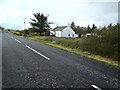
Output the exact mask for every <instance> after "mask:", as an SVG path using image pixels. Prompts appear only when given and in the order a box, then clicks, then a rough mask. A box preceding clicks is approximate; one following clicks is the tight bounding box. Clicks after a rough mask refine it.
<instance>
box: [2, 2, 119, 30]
mask: <svg viewBox="0 0 120 90" xmlns="http://www.w3.org/2000/svg"><path fill="white" fill-rule="evenodd" d="M98 1H99V2H98ZM117 5H118V4H117V2H100V0H97V1H94V0H89V2H87V1H86V0H85V1H84V2H83V1H82V2H81V0H59V1H58V0H0V13H2V14H0V25H3V26H5V27H6V28H9V27H8V26H10V27H17V28H18V27H19V28H20V29H22V28H23V22H24V18H27V20H26V22H27V26H29V25H28V24H29V21H30V19H29V18H33V15H32V14H33V13H36V12H43V14H45V15H46V16H47V15H49V17H48V21H50V22H54V23H55V24H58V25H68V23H71V22H72V21H74V22H75V23H76V24H77V25H80V26H82V25H85V26H87V25H88V24H93V23H95V24H97V25H98V26H99V25H102V26H103V25H107V24H109V23H116V22H117V15H118V10H117V8H118V6H117Z"/></svg>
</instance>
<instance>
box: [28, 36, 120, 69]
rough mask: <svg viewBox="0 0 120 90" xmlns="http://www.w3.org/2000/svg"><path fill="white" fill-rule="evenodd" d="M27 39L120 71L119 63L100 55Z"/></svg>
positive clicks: (39, 40)
mask: <svg viewBox="0 0 120 90" xmlns="http://www.w3.org/2000/svg"><path fill="white" fill-rule="evenodd" d="M27 39H29V40H33V41H37V42H40V43H43V44H45V45H49V46H52V47H55V48H59V49H61V50H64V51H67V52H70V53H73V54H76V55H79V56H82V57H86V58H89V59H91V60H94V61H97V62H100V63H103V64H106V65H109V66H112V67H116V68H119V69H120V65H119V63H118V61H114V60H110V59H107V58H104V57H101V56H99V55H92V54H90V53H88V52H83V51H80V50H77V49H71V48H68V47H64V46H61V45H59V44H56V43H55V42H50V41H45V40H42V39H36V38H31V37H27Z"/></svg>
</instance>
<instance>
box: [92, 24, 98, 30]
mask: <svg viewBox="0 0 120 90" xmlns="http://www.w3.org/2000/svg"><path fill="white" fill-rule="evenodd" d="M96 28H97V26H95V24H93V26H92V29H91V32H92V31H93V30H95V29H96Z"/></svg>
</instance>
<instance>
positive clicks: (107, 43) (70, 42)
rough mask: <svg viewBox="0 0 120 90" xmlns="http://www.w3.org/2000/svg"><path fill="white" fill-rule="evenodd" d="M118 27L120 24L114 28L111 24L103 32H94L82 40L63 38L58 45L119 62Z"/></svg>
mask: <svg viewBox="0 0 120 90" xmlns="http://www.w3.org/2000/svg"><path fill="white" fill-rule="evenodd" d="M118 27H119V25H118V24H117V25H114V26H112V25H111V24H110V25H109V26H108V27H106V28H102V29H101V30H94V31H93V33H94V34H93V35H91V36H90V37H87V38H82V39H81V38H79V39H77V38H76V39H67V38H61V39H59V40H57V41H56V43H57V44H60V45H63V46H66V47H70V48H72V49H79V50H82V51H88V52H90V53H92V54H96V55H101V56H104V57H107V58H111V59H113V60H117V61H119V58H120V56H119V54H120V53H119V52H118V46H120V37H119V36H118V32H119V31H120V30H119V29H118Z"/></svg>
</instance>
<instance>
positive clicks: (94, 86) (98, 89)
mask: <svg viewBox="0 0 120 90" xmlns="http://www.w3.org/2000/svg"><path fill="white" fill-rule="evenodd" d="M91 86H92V87H93V88H95V89H97V90H102V89H101V88H99V87H98V86H96V85H91Z"/></svg>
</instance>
